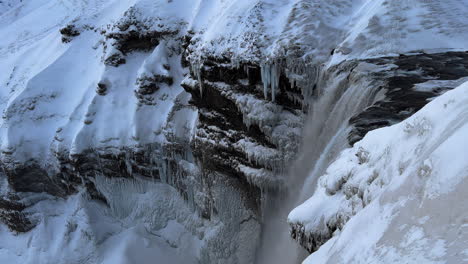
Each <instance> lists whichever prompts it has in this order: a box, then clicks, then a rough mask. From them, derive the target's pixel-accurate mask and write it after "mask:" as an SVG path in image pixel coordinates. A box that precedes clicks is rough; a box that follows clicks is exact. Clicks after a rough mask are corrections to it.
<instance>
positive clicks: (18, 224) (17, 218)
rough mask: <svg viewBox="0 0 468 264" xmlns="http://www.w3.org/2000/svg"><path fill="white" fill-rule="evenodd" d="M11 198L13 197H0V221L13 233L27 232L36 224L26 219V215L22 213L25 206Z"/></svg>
mask: <svg viewBox="0 0 468 264" xmlns="http://www.w3.org/2000/svg"><path fill="white" fill-rule="evenodd" d="M11 198H13V199H14V197H0V221H1V222H3V223H4V224H5V225H7V226H8V228H9V229H10V230H11V231H13V232H17V233H25V232H28V231H29V230H31V229H33V228H34V227H35V226H36V224H34V223H33V222H32V221H31V220H30V219H29V218H28V214H26V213H24V212H23V210H24V209H25V208H26V206H25V205H24V204H22V203H20V202H18V201H15V200H13V199H11Z"/></svg>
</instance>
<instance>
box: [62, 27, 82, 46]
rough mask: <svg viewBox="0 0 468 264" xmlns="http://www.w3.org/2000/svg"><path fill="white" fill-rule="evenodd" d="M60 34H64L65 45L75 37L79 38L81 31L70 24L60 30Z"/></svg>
mask: <svg viewBox="0 0 468 264" xmlns="http://www.w3.org/2000/svg"><path fill="white" fill-rule="evenodd" d="M60 34H62V42H63V43H68V42H70V41H71V40H72V39H73V38H74V37H76V36H79V35H80V31H79V30H78V29H77V27H76V26H75V25H73V24H69V25H67V26H66V27H64V28H62V29H60Z"/></svg>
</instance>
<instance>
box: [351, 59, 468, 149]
mask: <svg viewBox="0 0 468 264" xmlns="http://www.w3.org/2000/svg"><path fill="white" fill-rule="evenodd" d="M365 61H366V62H368V63H372V64H376V65H395V67H394V68H392V69H388V70H384V71H380V72H378V73H375V76H374V78H376V79H382V80H384V81H385V84H384V85H383V86H382V87H381V88H380V89H383V90H384V91H385V98H384V99H382V100H379V101H377V102H375V103H374V104H373V105H371V106H369V107H368V108H367V109H366V110H365V111H363V112H362V113H360V114H358V115H356V116H354V117H352V118H351V119H350V121H349V122H350V124H351V125H352V126H353V129H352V131H351V132H350V133H349V136H348V141H349V143H350V144H351V145H352V144H354V143H355V142H357V141H359V140H361V139H362V138H363V137H364V136H365V135H366V134H367V132H369V131H371V130H374V129H377V128H380V127H384V126H389V125H392V124H395V123H398V122H401V121H402V120H404V119H406V118H408V117H410V116H411V115H413V114H414V113H416V112H417V111H418V110H420V109H421V108H422V107H424V106H425V105H426V104H427V103H429V101H430V100H431V99H432V98H434V97H436V96H439V95H440V94H442V93H444V92H446V91H447V90H450V89H452V88H454V87H447V86H446V85H443V84H440V85H435V86H434V87H432V89H429V90H416V89H415V88H414V86H415V85H416V84H421V83H424V82H427V81H434V80H457V79H460V78H462V77H466V76H468V53H467V52H446V53H437V54H415V55H400V56H399V57H385V58H376V59H369V60H365Z"/></svg>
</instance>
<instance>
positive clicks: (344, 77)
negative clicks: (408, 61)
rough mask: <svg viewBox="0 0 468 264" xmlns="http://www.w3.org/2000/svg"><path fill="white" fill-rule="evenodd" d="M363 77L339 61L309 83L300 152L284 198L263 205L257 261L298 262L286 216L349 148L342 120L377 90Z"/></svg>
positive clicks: (300, 255) (354, 67)
mask: <svg viewBox="0 0 468 264" xmlns="http://www.w3.org/2000/svg"><path fill="white" fill-rule="evenodd" d="M368 75H369V74H368V73H366V72H365V70H362V69H361V70H360V69H359V65H358V64H357V63H356V62H344V63H342V64H340V65H338V66H334V67H332V68H328V69H322V70H321V72H320V74H319V77H318V80H317V82H316V83H314V84H310V86H311V87H315V88H314V89H317V91H314V94H315V95H314V96H311V97H310V99H309V102H306V103H308V105H309V112H308V118H307V122H306V124H305V126H304V129H303V142H302V149H301V151H300V154H299V156H298V157H297V160H296V162H294V164H292V166H291V168H290V171H289V176H288V180H287V181H288V188H289V191H288V194H287V197H276V199H275V200H274V201H270V202H269V204H268V205H267V206H266V207H267V211H266V212H265V223H264V228H263V232H262V233H263V234H262V235H263V237H262V245H261V246H260V249H259V253H258V258H257V262H258V263H260V264H264V263H265V264H266V263H270V264H275V263H278V264H280V263H295V262H299V263H300V262H301V261H302V260H303V259H304V258H305V257H306V256H307V252H306V251H305V250H304V249H302V248H300V246H298V245H297V244H296V243H295V242H294V241H292V238H291V237H290V234H289V225H288V223H287V215H288V213H289V212H290V211H291V210H292V209H293V208H294V207H296V206H297V205H299V204H300V203H302V202H303V201H304V200H306V199H308V198H309V197H310V196H312V194H313V192H314V189H315V185H316V182H317V179H318V177H319V176H320V175H322V174H323V173H324V171H325V169H326V168H327V167H328V165H329V164H330V163H331V162H332V161H333V160H334V159H335V158H336V157H337V154H339V152H340V151H341V150H343V149H345V148H347V147H349V144H348V141H347V135H348V132H349V130H350V126H349V124H348V120H349V119H350V118H351V117H352V116H354V115H355V114H357V113H359V112H361V111H362V110H363V109H364V108H366V107H367V106H369V105H370V104H371V103H372V102H373V101H374V98H375V96H376V93H377V90H378V85H376V84H375V82H372V81H370V79H368V78H367V76H368ZM309 90H312V88H309Z"/></svg>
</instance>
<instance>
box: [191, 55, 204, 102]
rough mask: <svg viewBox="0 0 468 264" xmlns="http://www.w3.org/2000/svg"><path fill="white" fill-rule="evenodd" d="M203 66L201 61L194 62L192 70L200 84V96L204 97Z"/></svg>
mask: <svg viewBox="0 0 468 264" xmlns="http://www.w3.org/2000/svg"><path fill="white" fill-rule="evenodd" d="M201 67H202V64H201V63H198V62H197V63H193V65H192V72H193V74H194V75H195V77H196V78H197V81H198V86H199V89H200V97H203V82H202V78H201Z"/></svg>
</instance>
